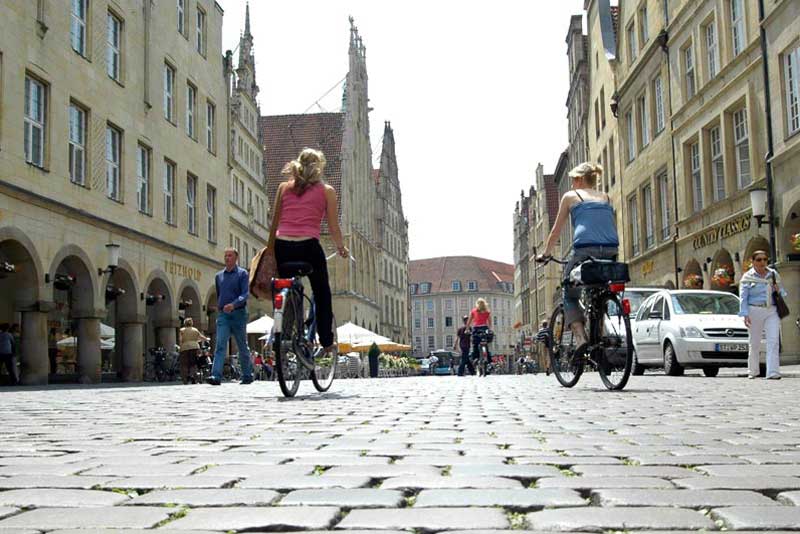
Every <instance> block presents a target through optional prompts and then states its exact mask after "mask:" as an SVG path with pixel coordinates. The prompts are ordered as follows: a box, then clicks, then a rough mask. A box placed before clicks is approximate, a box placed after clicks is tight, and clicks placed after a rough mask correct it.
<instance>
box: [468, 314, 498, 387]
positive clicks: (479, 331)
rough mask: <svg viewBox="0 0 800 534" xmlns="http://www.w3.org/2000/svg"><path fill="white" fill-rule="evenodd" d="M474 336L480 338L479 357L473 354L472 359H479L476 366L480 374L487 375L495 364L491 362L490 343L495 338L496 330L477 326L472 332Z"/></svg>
mask: <svg viewBox="0 0 800 534" xmlns="http://www.w3.org/2000/svg"><path fill="white" fill-rule="evenodd" d="M472 338H473V340H474V339H476V338H477V339H478V342H479V344H478V357H477V358H475V357H474V356H472V360H473V361H475V360H477V365H476V366H475V367H476V369H477V371H478V376H486V375H487V374H489V373H490V372H491V371H492V370H493V369H494V365H493V364H491V363H489V346H488V345H489V343H491V342H492V340H493V339H494V332H492V331H491V330H489V329H488V328H486V327H480V326H479V327H476V328H475V330H473V332H472Z"/></svg>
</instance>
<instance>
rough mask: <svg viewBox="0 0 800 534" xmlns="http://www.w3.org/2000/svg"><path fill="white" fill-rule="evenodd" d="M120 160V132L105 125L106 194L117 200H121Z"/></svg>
mask: <svg viewBox="0 0 800 534" xmlns="http://www.w3.org/2000/svg"><path fill="white" fill-rule="evenodd" d="M121 161H122V132H121V131H119V130H117V129H116V128H114V127H113V126H111V125H110V124H107V125H106V195H107V196H108V198H110V199H111V200H116V201H117V202H119V201H121V200H122V191H120V163H121Z"/></svg>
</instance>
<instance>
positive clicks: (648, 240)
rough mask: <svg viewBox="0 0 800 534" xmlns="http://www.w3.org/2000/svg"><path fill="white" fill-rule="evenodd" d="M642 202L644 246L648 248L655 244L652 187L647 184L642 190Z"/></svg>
mask: <svg viewBox="0 0 800 534" xmlns="http://www.w3.org/2000/svg"><path fill="white" fill-rule="evenodd" d="M642 201H644V246H645V248H650V247H652V246H653V245H655V244H656V237H655V230H654V227H655V214H654V213H653V187H652V186H650V185H649V184H648V185H646V186H645V187H644V189H642Z"/></svg>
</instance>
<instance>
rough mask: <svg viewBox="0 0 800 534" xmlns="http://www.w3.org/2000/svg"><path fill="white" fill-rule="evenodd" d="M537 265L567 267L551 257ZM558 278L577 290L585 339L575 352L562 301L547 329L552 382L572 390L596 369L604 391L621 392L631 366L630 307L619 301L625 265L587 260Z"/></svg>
mask: <svg viewBox="0 0 800 534" xmlns="http://www.w3.org/2000/svg"><path fill="white" fill-rule="evenodd" d="M537 261H539V262H540V263H544V264H547V263H549V262H550V261H553V262H555V263H558V264H560V265H567V263H568V262H567V261H565V260H559V259H556V258H553V257H552V256H549V257H546V258H544V259H543V260H537ZM563 280H564V281H563V282H562V287H563V285H564V284H566V285H568V286H572V287H580V288H581V289H582V291H581V298H580V305H581V308H582V309H583V312H584V316H585V317H586V318H587V319H588V326H589V329H588V338H589V339H588V344H587V347H586V350H585V352H583V353H582V354H577V353H576V350H577V347H576V346H575V342H574V339H573V336H572V332H571V330H570V329H569V325H567V324H565V315H564V303H563V302H562V303H559V304H558V305H557V306H556V309H555V310H554V311H553V314H552V317H551V318H550V323H549V324H550V326H549V328H548V329H546V338H547V339H546V341H547V343H546V344H547V346H548V352H549V355H550V367H551V368H552V371H553V373H554V374H555V375H556V379H557V380H558V381H559V383H560V384H561V385H562V386H564V387H568V388H571V387H573V386H574V385H575V384H577V383H578V380H579V379H580V377H581V375H582V374H583V371H584V368H585V367H587V366H588V367H590V368H594V369H595V370H597V372H598V373H599V374H600V379H601V380H602V381H603V385H605V387H606V388H608V389H609V390H612V391H619V390H622V389H623V388H624V387H625V385H626V384H627V383H628V379H629V378H630V374H631V369H632V367H633V338H632V333H631V323H630V317H629V315H630V311H631V307H630V301H628V299H626V298H624V294H625V282H628V281H629V277H628V267H627V265H626V264H624V263H617V262H615V261H612V260H598V259H594V258H591V259H589V260H586V261H584V262H581V263H579V264H578V265H576V266H575V268H574V269H573V270H572V272H570V273H565V276H564V277H563ZM615 323H616V324H615Z"/></svg>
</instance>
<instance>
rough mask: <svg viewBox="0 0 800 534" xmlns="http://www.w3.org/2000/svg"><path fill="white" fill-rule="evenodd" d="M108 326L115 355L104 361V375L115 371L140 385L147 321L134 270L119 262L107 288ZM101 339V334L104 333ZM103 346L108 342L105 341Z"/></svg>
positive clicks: (120, 376)
mask: <svg viewBox="0 0 800 534" xmlns="http://www.w3.org/2000/svg"><path fill="white" fill-rule="evenodd" d="M105 301H106V322H105V324H107V325H108V326H110V327H112V328H113V329H114V334H113V337H112V338H111V339H112V340H113V345H114V348H113V352H112V356H111V358H110V360H108V361H107V360H104V361H103V364H104V371H112V372H115V373H116V374H117V377H119V378H121V379H122V380H125V381H139V380H141V379H142V372H143V365H144V360H143V357H142V356H143V354H142V352H143V345H142V337H143V335H144V331H143V326H144V319H143V317H142V315H141V313H140V311H139V310H140V300H139V289H138V284H137V283H136V279H135V275H134V270H133V269H132V268H131V267H130V266H129V265H128V264H127V263H125V262H124V261H123V260H121V261H120V265H119V267H117V268H116V269H115V270H114V272H113V273H112V274H111V276H109V277H108V281H107V283H106V286H105ZM101 336H102V332H101ZM102 343H104V344H108V343H109V339H107V338H105V337H103V339H102Z"/></svg>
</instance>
